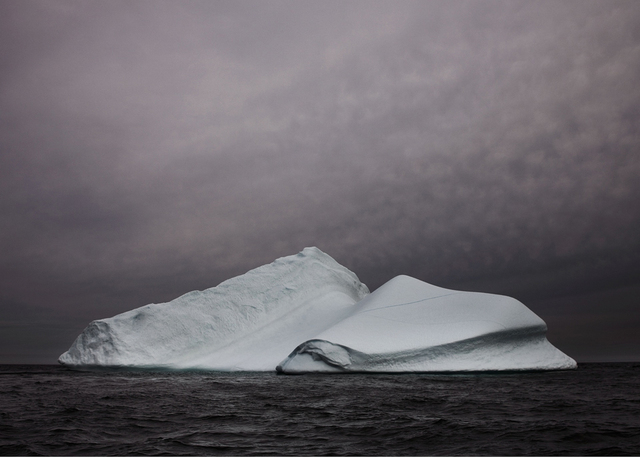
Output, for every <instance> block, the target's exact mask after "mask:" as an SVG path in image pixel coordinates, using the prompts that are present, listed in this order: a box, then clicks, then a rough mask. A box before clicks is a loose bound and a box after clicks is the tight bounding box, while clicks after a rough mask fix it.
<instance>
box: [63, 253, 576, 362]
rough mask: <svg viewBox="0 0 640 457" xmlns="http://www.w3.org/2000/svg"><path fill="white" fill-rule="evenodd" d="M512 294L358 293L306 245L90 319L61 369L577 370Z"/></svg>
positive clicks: (407, 286) (347, 276)
mask: <svg viewBox="0 0 640 457" xmlns="http://www.w3.org/2000/svg"><path fill="white" fill-rule="evenodd" d="M546 329H547V327H546V324H545V323H544V321H542V319H540V318H539V317H538V316H536V315H535V314H534V313H533V312H532V311H531V310H529V309H528V308H527V307H526V306H525V305H523V304H522V303H520V302H519V301H517V300H515V299H513V298H509V297H504V296H499V295H492V294H484V293H475V292H460V291H454V290H448V289H443V288H441V287H437V286H433V285H431V284H427V283H425V282H423V281H420V280H418V279H415V278H411V277H409V276H397V277H395V278H393V279H391V280H390V281H389V282H387V283H385V284H384V285H383V286H381V287H380V288H378V289H377V290H376V291H374V292H373V293H369V290H368V288H367V286H366V285H364V284H362V283H361V282H360V280H359V279H358V277H357V276H356V274H355V273H353V272H351V271H350V270H348V269H347V268H345V267H343V266H342V265H340V264H339V263H338V262H336V261H335V260H334V259H333V258H331V257H330V256H329V255H327V254H325V253H323V252H322V251H320V250H319V249H317V248H305V249H304V250H303V251H302V252H300V253H299V254H297V255H293V256H288V257H283V258H280V259H277V260H276V261H274V262H273V263H271V264H269V265H264V266H261V267H259V268H256V269H254V270H251V271H249V272H248V273H245V274H244V275H241V276H237V277H235V278H232V279H229V280H227V281H225V282H223V283H221V284H220V285H218V286H217V287H213V288H210V289H207V290H204V291H194V292H190V293H188V294H185V295H183V296H181V297H179V298H176V299H175V300H172V301H170V302H167V303H160V304H151V305H146V306H143V307H141V308H137V309H134V310H131V311H128V312H125V313H122V314H119V315H116V316H114V317H111V318H106V319H100V320H97V321H93V322H91V323H90V324H89V326H88V327H87V328H86V329H85V330H84V331H83V332H82V333H81V334H80V335H79V336H78V337H77V338H76V340H75V342H74V343H73V344H72V346H71V347H70V348H69V350H68V351H67V352H65V353H64V354H62V355H61V356H60V358H59V362H60V363H62V364H63V365H66V366H68V367H71V368H131V369H169V370H210V371H273V370H274V369H275V370H276V371H277V372H279V373H284V374H301V373H310V372H320V373H343V372H390V373H393V372H463V371H504V370H507V371H512V370H555V369H571V368H575V367H576V363H575V361H574V360H573V359H571V358H570V357H568V356H567V355H565V354H563V353H562V352H561V351H559V350H558V349H556V348H555V347H554V346H552V345H551V343H549V341H548V340H547V339H546Z"/></svg>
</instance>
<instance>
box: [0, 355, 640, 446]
mask: <svg viewBox="0 0 640 457" xmlns="http://www.w3.org/2000/svg"><path fill="white" fill-rule="evenodd" d="M0 453H1V454H3V455H43V454H44V455H131V454H137V455H162V454H164V455H167V454H171V455H225V454H230V455H259V454H264V455H269V454H276V455H291V454H295V455H305V454H307V455H309V454H311V455H354V454H356V455H576V454H579V455H625V454H626V455H629V454H630V455H640V363H613V364H609V363H590V364H589V363H584V364H580V366H579V368H578V369H577V370H573V371H558V372H528V373H503V374H499V373H494V374H447V375H435V374H400V375H384V374H372V375H365V374H348V375H342V374H340V375H302V376H283V375H276V374H275V373H194V372H191V373H189V372H187V373H175V372H172V373H167V372H163V373H158V372H79V371H71V370H68V369H66V368H64V367H62V366H48V365H44V366H36V365H30V366H22V365H3V366H0Z"/></svg>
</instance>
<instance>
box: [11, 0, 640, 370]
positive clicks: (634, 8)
mask: <svg viewBox="0 0 640 457" xmlns="http://www.w3.org/2000/svg"><path fill="white" fill-rule="evenodd" d="M639 234H640V2H638V1H637V0H630V1H616V0H607V1H596V2H594V1H588V0H577V1H562V2H560V1H536V2H532V1H514V0H509V1H486V0H485V1H456V2H451V1H420V2H403V1H388V2H377V1H369V0H368V1H363V2H358V1H351V2H343V1H336V2H334V1H286V2H277V1H256V2H253V1H228V2H225V1H215V2H212V1H188V0H187V1H181V2H177V1H174V2H168V1H162V0H160V1H158V0H154V1H114V0H110V1H101V2H98V1H70V0H62V1H57V0H44V1H31V0H0V331H1V332H2V336H0V344H1V347H0V363H21V362H25V363H55V361H56V358H57V356H58V355H59V354H60V353H62V352H63V351H65V350H66V349H67V348H68V347H69V346H70V345H71V343H72V342H73V339H74V338H75V336H77V334H79V333H80V332H81V331H82V329H83V328H84V327H85V326H86V325H87V324H88V323H89V322H90V321H91V320H93V319H98V318H103V317H109V316H112V315H114V314H116V313H119V312H122V311H125V310H128V309H131V308H134V307H138V306H142V305H145V304H147V303H151V302H156V303H157V302H163V301H168V300H170V299H173V298H175V297H177V296H179V295H181V294H183V293H185V292H188V291H190V290H193V289H204V288H208V287H212V286H215V285H217V284H218V283H219V282H221V281H223V280H225V279H228V278H230V277H232V276H235V275H238V274H242V273H244V272H246V271H247V270H249V269H251V268H255V267H257V266H260V265H262V264H265V263H269V262H271V261H273V260H274V259H276V258H277V257H281V256H285V255H290V254H295V253H297V252H298V251H300V250H302V249H303V248H304V247H305V246H318V247H319V248H320V249H322V250H323V251H325V252H326V253H328V254H329V255H331V256H332V257H334V258H335V259H336V260H337V261H338V262H340V263H342V264H343V265H345V266H347V267H348V268H350V269H352V270H353V271H355V272H356V273H357V274H358V276H359V277H360V279H361V280H362V281H363V282H365V283H366V284H367V285H368V286H369V287H370V289H371V290H374V289H375V288H377V287H379V286H380V285H381V284H383V283H384V282H385V281H387V280H389V279H391V278H392V277H393V276H395V275H397V274H408V275H411V276H414V277H416V278H419V279H421V280H424V281H427V282H430V283H433V284H436V285H440V286H444V287H452V288H461V289H466V290H481V291H488V292H496V293H503V294H508V295H511V296H514V297H516V298H518V299H520V300H521V301H523V302H524V303H525V304H527V305H528V306H529V307H530V308H531V309H533V310H534V311H535V312H536V313H538V314H539V315H540V316H541V317H542V318H543V319H545V320H546V321H547V323H548V325H549V337H550V339H551V341H552V342H553V343H555V344H556V345H557V346H558V347H559V348H560V349H562V350H564V351H565V352H567V353H568V354H569V355H572V356H573V357H575V358H577V359H578V361H582V360H587V361H588V360H640V335H639V333H638V330H637V329H638V328H640V235H639Z"/></svg>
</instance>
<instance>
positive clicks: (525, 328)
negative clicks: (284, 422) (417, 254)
mask: <svg viewBox="0 0 640 457" xmlns="http://www.w3.org/2000/svg"><path fill="white" fill-rule="evenodd" d="M546 330H547V326H546V324H545V323H544V322H543V321H542V319H540V318H539V317H538V316H536V315H535V314H534V313H533V312H531V311H530V310H529V309H528V308H527V307H526V306H524V305H523V304H522V303H520V302H519V301H517V300H515V299H513V298H509V297H504V296H499V295H491V294H484V293H472V292H458V291H453V290H448V289H443V288H440V287H436V286H432V285H430V284H427V283H425V282H422V281H419V280H417V279H414V278H411V277H408V276H398V277H396V278H394V279H392V280H391V281H389V282H387V283H386V284H384V285H383V286H382V287H380V288H379V289H378V290H376V291H375V292H373V293H372V294H371V295H369V296H367V297H366V298H364V299H363V300H362V301H360V302H359V303H358V304H357V305H356V306H354V307H353V308H352V310H351V312H350V314H349V316H347V317H345V318H344V319H342V320H340V321H339V322H338V323H337V324H335V325H334V326H332V327H330V328H328V329H327V330H325V331H323V332H320V333H318V334H317V335H316V336H315V337H314V338H312V339H310V340H308V341H306V342H304V343H302V344H301V345H299V346H298V347H297V348H296V349H295V350H294V351H293V352H292V353H291V354H290V355H289V356H288V357H287V358H286V359H285V360H283V361H282V362H281V363H280V365H279V366H278V367H277V370H278V371H279V372H282V373H306V372H438V371H493V370H497V371H501V370H553V369H569V368H575V367H576V363H575V361H574V360H573V359H571V358H569V357H568V356H566V355H565V354H563V353H562V352H560V351H559V350H558V349H556V348H555V347H554V346H552V345H551V344H550V343H549V342H548V341H547V339H546V336H545V335H546Z"/></svg>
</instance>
